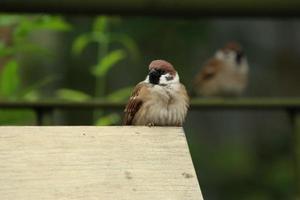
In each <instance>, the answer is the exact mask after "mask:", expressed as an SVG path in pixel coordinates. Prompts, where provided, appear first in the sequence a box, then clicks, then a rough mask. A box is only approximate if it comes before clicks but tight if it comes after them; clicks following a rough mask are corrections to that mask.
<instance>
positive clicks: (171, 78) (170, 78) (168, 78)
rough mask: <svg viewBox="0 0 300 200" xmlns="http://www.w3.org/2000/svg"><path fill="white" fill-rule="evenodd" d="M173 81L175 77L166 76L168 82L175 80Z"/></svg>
mask: <svg viewBox="0 0 300 200" xmlns="http://www.w3.org/2000/svg"><path fill="white" fill-rule="evenodd" d="M173 79H174V77H173V76H166V80H167V81H171V80H173Z"/></svg>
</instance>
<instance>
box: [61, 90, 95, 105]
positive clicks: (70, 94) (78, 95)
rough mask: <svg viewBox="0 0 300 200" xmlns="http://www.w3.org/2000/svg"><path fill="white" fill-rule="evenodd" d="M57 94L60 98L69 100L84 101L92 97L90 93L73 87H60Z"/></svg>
mask: <svg viewBox="0 0 300 200" xmlns="http://www.w3.org/2000/svg"><path fill="white" fill-rule="evenodd" d="M56 95H57V96H58V97H59V98H60V99H63V100H67V101H77V102H83V101H86V100H89V99H91V96H90V95H88V94H86V93H84V92H81V91H78V90H71V89H59V90H57V92H56Z"/></svg>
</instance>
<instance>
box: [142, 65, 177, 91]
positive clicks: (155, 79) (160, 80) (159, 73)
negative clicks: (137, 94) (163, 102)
mask: <svg viewBox="0 0 300 200" xmlns="http://www.w3.org/2000/svg"><path fill="white" fill-rule="evenodd" d="M146 82H148V83H151V84H154V85H161V86H166V85H170V84H173V83H179V76H178V74H177V72H176V70H175V69H174V67H173V66H172V64H171V63H169V62H167V61H165V60H154V61H152V62H151V63H150V65H149V73H148V76H147V78H146Z"/></svg>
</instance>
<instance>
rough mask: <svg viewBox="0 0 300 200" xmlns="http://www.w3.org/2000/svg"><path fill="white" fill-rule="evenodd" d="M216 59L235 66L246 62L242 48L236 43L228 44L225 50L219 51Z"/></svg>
mask: <svg viewBox="0 0 300 200" xmlns="http://www.w3.org/2000/svg"><path fill="white" fill-rule="evenodd" d="M215 57H216V58H218V59H219V60H223V61H225V62H226V63H229V64H234V65H241V64H242V63H244V62H245V61H246V56H245V54H244V52H243V50H242V47H241V46H240V45H239V44H238V43H236V42H229V43H227V44H226V45H225V46H224V47H223V48H221V49H220V50H219V51H217V53H216V55H215Z"/></svg>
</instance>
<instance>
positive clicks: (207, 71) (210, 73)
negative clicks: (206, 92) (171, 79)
mask: <svg viewBox="0 0 300 200" xmlns="http://www.w3.org/2000/svg"><path fill="white" fill-rule="evenodd" d="M221 67H222V62H221V61H220V60H218V59H215V58H212V59H210V60H208V61H207V63H206V64H205V65H204V67H203V68H202V70H201V71H200V72H199V73H198V75H197V76H196V78H195V80H194V83H195V85H196V86H200V85H201V84H202V82H203V81H206V80H208V79H211V78H213V77H214V76H215V75H216V73H217V72H218V71H219V70H220V68H221Z"/></svg>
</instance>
